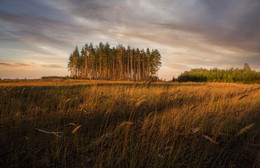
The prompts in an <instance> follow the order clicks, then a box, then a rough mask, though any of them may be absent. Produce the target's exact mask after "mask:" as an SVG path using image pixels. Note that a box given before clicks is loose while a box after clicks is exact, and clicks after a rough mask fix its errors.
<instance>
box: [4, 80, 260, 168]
mask: <svg viewBox="0 0 260 168" xmlns="http://www.w3.org/2000/svg"><path fill="white" fill-rule="evenodd" d="M0 130H1V131H0V149H1V150H0V156H1V158H0V165H1V166H2V167H131V168H135V167H162V168H164V167H241V168H246V167H254V168H257V167H260V152H259V151H260V85H259V84H234V83H174V82H170V83H166V82H158V83H157V82H155V83H153V82H152V83H151V82H122V81H121V82H112V81H84V80H68V79H66V80H51V79H49V80H2V81H0Z"/></svg>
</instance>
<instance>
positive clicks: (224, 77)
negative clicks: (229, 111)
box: [177, 63, 260, 83]
mask: <svg viewBox="0 0 260 168" xmlns="http://www.w3.org/2000/svg"><path fill="white" fill-rule="evenodd" d="M177 80H178V81H179V82H188V81H192V82H207V81H208V82H239V83H260V72H257V71H255V70H251V68H250V66H249V64H247V63H245V64H244V68H243V69H238V68H230V69H226V70H224V69H218V68H213V69H210V70H207V69H204V68H197V69H191V70H190V71H185V72H183V73H182V74H180V75H179V77H178V79H177Z"/></svg>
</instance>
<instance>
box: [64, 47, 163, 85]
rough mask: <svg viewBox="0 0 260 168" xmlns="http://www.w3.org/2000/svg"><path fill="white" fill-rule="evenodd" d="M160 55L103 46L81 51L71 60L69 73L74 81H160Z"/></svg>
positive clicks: (132, 49)
mask: <svg viewBox="0 0 260 168" xmlns="http://www.w3.org/2000/svg"><path fill="white" fill-rule="evenodd" d="M160 66H161V54H160V53H159V51H158V50H157V49H155V50H150V49H149V48H147V49H146V50H144V49H139V48H131V47H130V46H128V47H124V46H122V45H118V46H117V47H110V45H109V44H108V43H105V44H104V43H102V42H100V43H99V44H98V45H96V46H95V47H94V46H93V44H92V43H90V44H87V43H86V45H85V46H83V47H82V49H81V51H80V52H79V49H78V47H76V48H75V49H74V51H73V52H72V53H71V54H70V56H69V62H68V69H69V71H70V72H71V75H70V76H71V77H72V78H81V79H90V80H92V79H105V80H138V81H143V80H158V76H157V73H158V71H159V69H160Z"/></svg>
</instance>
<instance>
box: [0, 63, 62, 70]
mask: <svg viewBox="0 0 260 168" xmlns="http://www.w3.org/2000/svg"><path fill="white" fill-rule="evenodd" d="M0 66H3V67H5V66H6V67H8V68H16V69H20V68H26V67H29V68H53V69H56V68H64V66H61V65H59V64H37V63H30V64H29V63H18V62H17V63H8V62H0Z"/></svg>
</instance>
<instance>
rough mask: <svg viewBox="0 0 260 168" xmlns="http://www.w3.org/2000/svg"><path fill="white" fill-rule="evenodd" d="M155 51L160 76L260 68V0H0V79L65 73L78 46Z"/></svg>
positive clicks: (67, 73) (258, 69)
mask: <svg viewBox="0 0 260 168" xmlns="http://www.w3.org/2000/svg"><path fill="white" fill-rule="evenodd" d="M99 42H109V44H110V45H111V46H117V45H118V44H123V45H125V46H127V45H130V46H132V47H139V48H144V49H145V48H147V47H149V48H150V49H158V50H159V51H160V53H161V55H162V66H161V68H160V71H159V77H160V78H162V79H166V80H170V79H172V77H177V76H178V75H179V74H180V73H181V72H183V71H185V70H190V69H191V68H200V67H203V68H215V67H218V68H231V67H238V68H242V67H243V65H244V63H245V62H247V63H249V64H250V66H251V68H252V69H254V70H257V71H260V0H160V1H158V0H85V1H84V0H55V1H54V0H22V1H21V0H0V78H40V77H42V76H54V75H56V76H65V75H69V72H68V69H67V62H68V57H69V55H70V53H71V52H72V51H73V49H74V48H75V46H76V45H77V46H79V47H80V48H81V47H82V46H83V45H84V44H85V43H93V44H98V43H99Z"/></svg>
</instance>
